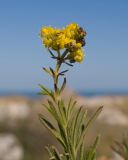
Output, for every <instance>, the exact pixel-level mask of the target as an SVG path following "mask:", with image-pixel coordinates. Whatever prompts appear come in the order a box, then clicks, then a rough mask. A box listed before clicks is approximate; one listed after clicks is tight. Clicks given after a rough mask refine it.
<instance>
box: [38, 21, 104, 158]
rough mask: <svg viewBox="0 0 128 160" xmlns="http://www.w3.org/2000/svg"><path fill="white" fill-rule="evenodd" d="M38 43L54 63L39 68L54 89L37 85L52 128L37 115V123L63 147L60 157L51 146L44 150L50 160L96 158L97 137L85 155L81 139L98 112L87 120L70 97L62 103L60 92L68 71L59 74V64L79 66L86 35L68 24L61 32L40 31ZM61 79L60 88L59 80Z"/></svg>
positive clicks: (46, 28) (53, 29) (81, 108)
mask: <svg viewBox="0 0 128 160" xmlns="http://www.w3.org/2000/svg"><path fill="white" fill-rule="evenodd" d="M40 36H41V40H42V43H43V45H44V46H45V47H46V48H47V49H48V51H49V53H50V55H51V58H53V59H54V60H55V62H56V66H55V69H53V68H51V67H49V68H43V69H44V71H45V72H46V73H48V74H49V75H50V76H51V77H52V79H53V83H54V89H53V90H50V89H48V88H46V87H44V86H43V85H40V87H41V92H40V94H42V95H47V96H49V99H48V103H47V104H44V107H45V108H46V109H47V111H48V112H49V114H50V115H51V116H52V118H53V119H54V120H55V122H56V124H53V123H52V121H50V120H48V119H47V118H46V117H45V116H44V115H42V114H40V115H39V118H40V121H41V122H42V123H43V124H44V126H45V127H46V128H47V129H48V130H50V132H51V133H52V134H53V135H54V136H55V138H56V139H57V140H58V142H59V143H60V144H61V145H62V147H63V153H59V152H60V151H59V150H57V149H56V148H55V147H54V146H49V147H46V148H47V150H48V153H49V159H51V160H78V159H79V160H85V159H86V160H94V159H95V157H96V146H97V143H98V139H99V137H98V136H97V138H96V140H95V142H94V144H93V145H92V147H90V149H89V151H85V147H84V138H85V136H86V132H87V130H88V128H89V126H90V124H91V123H92V122H93V121H94V120H95V118H96V117H97V116H98V115H99V113H100V112H101V110H102V107H100V108H99V109H98V110H97V111H96V112H95V113H94V114H93V115H92V117H91V118H89V119H88V118H87V110H85V108H84V107H83V106H80V107H76V103H77V101H76V100H74V99H73V98H72V97H71V98H70V100H69V102H67V103H66V102H64V100H63V99H62V96H61V95H62V92H63V90H64V88H65V85H66V77H65V73H66V72H67V71H68V70H61V66H62V64H66V65H69V66H73V64H74V63H75V62H79V63H80V62H82V60H83V58H84V52H83V49H82V47H83V46H84V45H85V36H86V32H85V31H84V29H83V28H82V27H79V26H78V24H76V23H72V24H69V25H67V26H66V27H65V28H62V29H56V28H53V27H42V29H41V34H40ZM60 77H64V78H63V82H62V84H61V85H60V83H59V78H60Z"/></svg>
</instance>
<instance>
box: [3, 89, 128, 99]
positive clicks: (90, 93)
mask: <svg viewBox="0 0 128 160" xmlns="http://www.w3.org/2000/svg"><path fill="white" fill-rule="evenodd" d="M76 94H78V95H81V96H86V97H93V96H128V90H126V91H124V90H107V91H106V90H95V91H92V90H88V91H76ZM0 96H26V97H29V98H40V95H38V92H33V91H0Z"/></svg>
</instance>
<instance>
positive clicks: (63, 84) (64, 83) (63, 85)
mask: <svg viewBox="0 0 128 160" xmlns="http://www.w3.org/2000/svg"><path fill="white" fill-rule="evenodd" d="M65 86H66V77H64V81H63V83H62V86H61V89H60V93H62V92H63V90H64V88H65Z"/></svg>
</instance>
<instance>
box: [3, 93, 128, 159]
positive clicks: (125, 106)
mask: <svg viewBox="0 0 128 160" xmlns="http://www.w3.org/2000/svg"><path fill="white" fill-rule="evenodd" d="M71 94H72V92H71V93H70V92H68V93H67V94H65V95H64V99H67V97H69V95H71ZM76 97H77V100H78V105H84V104H85V108H86V109H88V110H89V115H90V114H92V113H93V112H94V110H96V109H97V108H98V107H99V106H104V109H103V111H102V113H101V114H100V116H99V117H98V118H97V120H96V122H95V123H94V125H93V126H92V128H91V129H90V131H89V133H88V138H87V146H88V145H89V144H91V142H92V141H93V140H94V138H95V136H96V135H97V134H99V133H100V134H101V142H100V144H99V147H98V151H99V152H100V156H99V159H98V160H122V159H121V157H119V156H117V155H116V154H115V153H113V152H112V151H111V147H110V146H111V145H112V142H113V140H115V139H117V140H120V139H121V138H122V135H123V133H127V132H128V96H102V97H100V96H99V97H98V96H97V97H91V98H87V97H78V96H76ZM44 101H46V100H45V99H35V100H33V99H29V98H26V97H0V160H23V157H24V160H40V159H46V157H47V156H45V155H44V154H45V153H46V152H45V150H44V149H43V148H44V146H45V145H47V144H56V141H55V140H54V138H53V137H52V138H51V135H50V134H49V132H47V131H46V129H45V128H44V127H43V126H42V125H41V124H40V122H39V120H38V113H41V112H45V111H44V109H43V107H42V105H41V104H42V103H44ZM57 145H58V144H57ZM34 152H35V153H34ZM4 153H5V155H4ZM31 154H32V155H31ZM107 156H108V157H111V158H107ZM11 157H13V158H11ZM9 158H10V159H9Z"/></svg>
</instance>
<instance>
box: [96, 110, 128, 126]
mask: <svg viewBox="0 0 128 160" xmlns="http://www.w3.org/2000/svg"><path fill="white" fill-rule="evenodd" d="M98 120H100V121H102V122H105V123H107V124H110V125H123V126H128V117H127V116H125V115H124V114H123V113H122V112H121V111H119V110H116V109H114V108H111V107H104V109H103V111H102V112H101V114H100V115H99V117H98Z"/></svg>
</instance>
